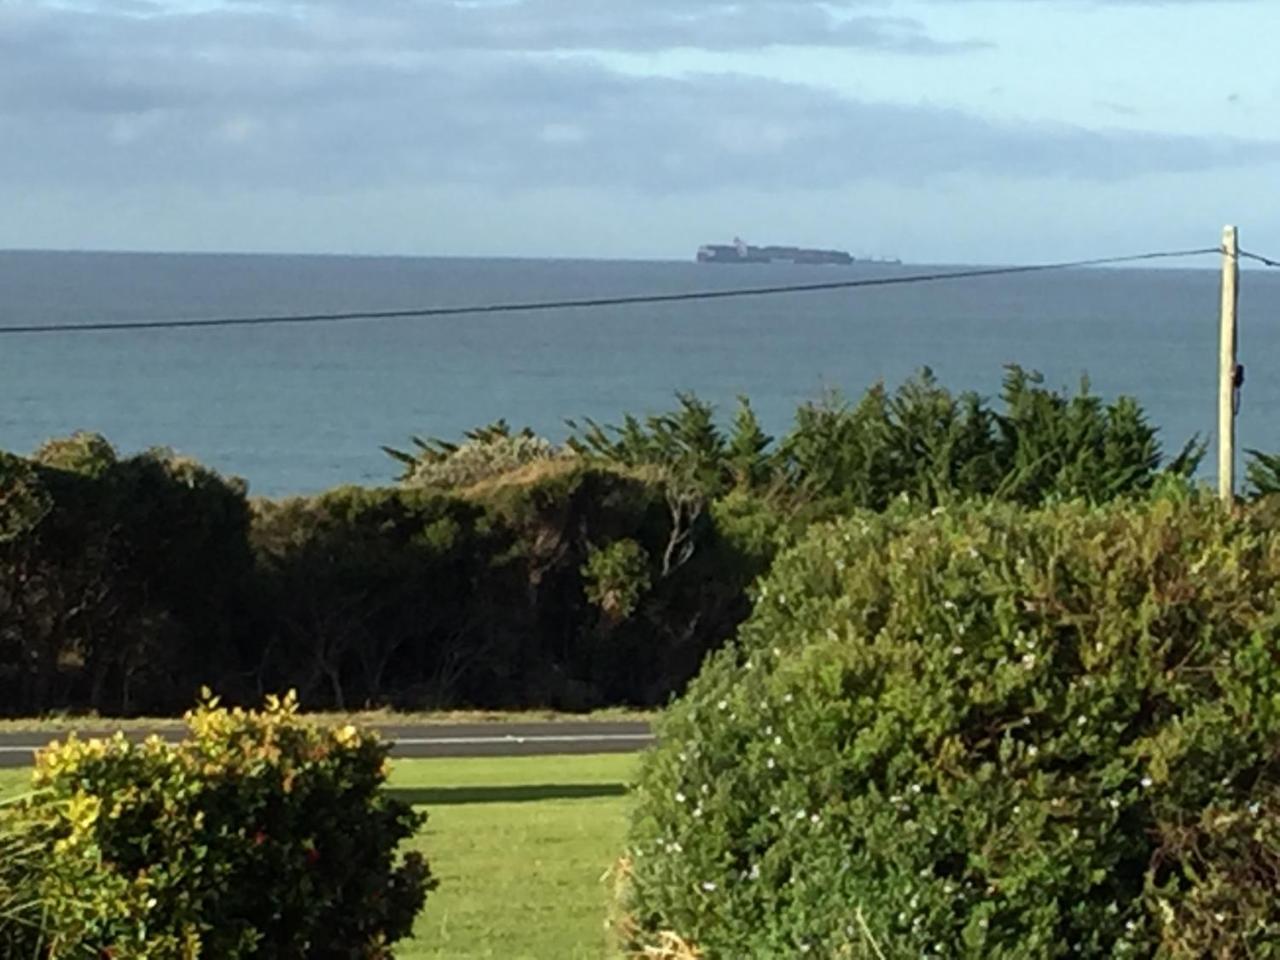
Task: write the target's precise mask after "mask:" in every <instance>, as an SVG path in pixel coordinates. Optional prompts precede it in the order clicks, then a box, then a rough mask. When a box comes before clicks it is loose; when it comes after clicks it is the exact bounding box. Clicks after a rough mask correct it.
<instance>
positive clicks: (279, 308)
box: [0, 253, 1280, 495]
mask: <svg viewBox="0 0 1280 960" xmlns="http://www.w3.org/2000/svg"><path fill="white" fill-rule="evenodd" d="M1209 266H1210V265H1208V264H1207V265H1206V267H1207V268H1206V269H1203V270H1168V269H1161V270H1138V269H1126V270H1091V271H1076V272H1071V273H1059V274H1034V275H1024V276H1015V277H1003V278H992V279H981V280H970V281H958V282H948V283H945V284H927V285H919V286H911V287H893V288H881V289H864V290H856V291H844V292H829V293H809V294H804V295H796V296H785V297H770V298H761V299H753V300H734V301H731V300H720V301H710V302H706V303H683V304H666V305H661V304H660V305H653V306H627V307H617V308H610V309H603V310H594V311H580V312H575V311H563V312H549V313H540V314H523V315H519V314H518V315H505V316H504V315H490V316H483V317H463V318H451V319H431V320H422V319H406V320H394V321H379V322H350V323H334V324H316V325H311V326H283V327H258V328H247V329H246V328H238V329H237V328H229V329H226V328H224V329H215V330H194V331H193V330H174V331H147V332H127V333H79V334H40V335H32V336H7V337H0V448H4V449H8V450H13V451H18V452H26V451H29V450H31V449H32V448H34V447H35V446H36V445H38V444H39V443H40V442H41V441H43V440H44V439H46V438H48V437H50V436H54V435H59V434H66V433H68V432H70V431H73V430H76V429H87V430H96V431H99V432H101V433H104V434H105V435H106V436H107V437H108V438H109V439H110V440H112V442H114V443H115V444H116V445H117V446H118V447H119V448H121V449H122V450H125V451H134V450H139V449H143V448H146V447H149V446H156V445H165V446H171V447H173V448H175V449H177V450H179V451H181V452H183V453H187V454H191V455H193V456H195V457H197V458H199V459H200V460H202V461H204V462H205V463H208V464H210V465H212V466H214V467H217V468H218V469H220V470H222V471H224V472H226V473H230V474H235V475H239V476H242V477H244V478H246V479H247V480H248V481H249V482H250V486H251V489H252V491H253V492H256V493H260V494H267V495H281V494H289V493H301V492H308V491H315V490H320V489H323V488H326V487H331V486H334V485H336V484H339V483H347V482H354V483H366V484H376V483H385V482H389V481H390V480H391V479H392V478H393V477H394V474H395V465H394V464H393V463H392V461H391V460H390V459H389V458H388V457H387V456H386V455H385V454H384V453H382V452H381V450H380V445H381V444H389V445H402V444H405V443H406V441H407V438H408V437H409V435H410V434H414V433H417V434H425V435H428V436H440V437H456V436H457V435H458V434H459V433H460V432H461V431H463V430H465V429H467V428H469V427H472V426H476V425H479V424H482V423H487V422H489V421H491V420H494V419H497V418H498V417H505V418H507V419H508V420H509V421H510V422H511V423H513V424H514V425H517V426H524V425H529V426H531V427H533V428H534V429H535V430H537V431H539V432H541V433H544V434H546V435H548V436H550V437H552V438H562V437H563V436H564V435H565V433H566V428H565V426H564V420H565V419H566V418H569V417H581V416H590V417H594V418H595V419H597V420H604V421H612V420H616V418H618V417H619V416H620V415H621V414H623V413H625V412H635V413H646V412H657V411H660V410H665V409H668V408H669V407H670V405H671V404H672V402H673V394H674V392H675V391H677V390H694V391H696V392H697V393H698V394H700V395H701V396H703V397H705V398H707V399H710V400H712V401H714V402H716V403H718V404H721V405H724V407H725V408H726V413H727V412H728V407H729V406H730V405H731V404H732V402H733V398H734V396H735V395H737V394H739V393H746V394H749V395H750V396H751V398H752V400H753V402H754V403H755V405H756V408H757V410H758V411H759V413H760V414H761V416H762V419H763V420H764V421H765V423H766V426H767V427H768V428H770V429H771V430H772V431H774V432H780V431H783V430H785V429H786V428H787V425H788V424H789V422H790V420H791V417H792V414H793V412H794V410H795V407H796V406H797V404H799V403H801V402H803V401H804V400H806V399H810V398H813V397H815V396H817V395H818V394H819V393H820V392H821V391H822V390H824V389H827V388H839V389H842V390H844V391H846V392H847V393H849V394H851V395H857V394H859V393H860V392H861V391H862V390H863V389H864V388H865V387H866V386H868V385H869V384H871V383H872V382H874V381H876V380H878V379H885V380H886V381H888V382H890V383H896V382H898V381H900V380H901V379H902V378H904V377H906V376H908V375H909V374H911V373H912V372H913V371H914V370H916V369H918V368H919V367H921V366H922V365H929V366H931V367H933V368H934V370H935V371H936V372H937V373H938V375H939V377H940V378H941V379H942V380H943V382H945V383H946V384H947V385H949V386H951V387H954V388H963V389H970V388H971V389H976V390H978V391H980V392H982V393H984V394H993V393H995V392H997V391H998V389H999V385H1000V379H1001V373H1002V366H1003V365H1004V364H1008V363H1020V364H1022V365H1024V366H1027V367H1031V368H1035V369H1038V370H1041V371H1043V372H1044V373H1045V374H1046V376H1047V377H1048V379H1049V381H1050V383H1052V384H1053V385H1055V386H1067V387H1074V386H1075V385H1076V384H1077V383H1078V381H1079V379H1080V377H1081V375H1083V374H1088V376H1089V377H1090V379H1091V381H1092V383H1093V386H1094V388H1095V390H1096V391H1097V392H1099V393H1101V394H1103V395H1105V396H1111V395H1114V394H1116V393H1119V392H1125V393H1130V394H1133V395H1135V396H1136V397H1137V398H1138V399H1139V400H1140V401H1141V402H1142V403H1143V404H1144V405H1145V406H1146V408H1147V410H1148V411H1149V412H1150V414H1151V416H1152V418H1153V420H1154V421H1155V422H1156V423H1157V424H1159V425H1160V426H1161V428H1162V430H1163V434H1164V437H1165V441H1166V447H1169V448H1172V447H1176V446H1179V445H1180V444H1181V443H1182V441H1184V440H1185V439H1187V438H1188V437H1190V436H1191V435H1192V434H1195V433H1200V434H1202V435H1211V432H1212V430H1213V428H1214V424H1215V420H1216V402H1217V401H1216V375H1217V374H1216V370H1217V367H1216V364H1217V359H1216V357H1217V330H1218V296H1219V293H1218V277H1217V274H1216V273H1215V272H1214V270H1212V269H1209V268H1208V267H1209ZM914 269H916V268H912V267H898V268H894V267H886V266H871V265H862V266H856V267H853V268H829V267H828V268H824V267H791V266H776V265H770V266H745V265H743V266H724V265H720V266H699V265H697V264H693V263H661V262H608V261H602V262H584V261H546V260H528V261H521V260H477V259H458V260H454V259H411V258H346V257H288V256H203V255H199V256H190V255H181V256H170V255H135V254H88V253H85V254H81V253H0V324H12V323H37V324H43V323H57V322H90V321H96V320H133V319H144V320H146V319H165V318H175V317H178V318H202V317H214V316H229V315H255V314H283V313H297V312H315V311H325V312H332V311H345V310H361V309H371V310H384V309H401V308H414V307H423V306H450V305H465V304H474V303H482V302H495V301H515V300H541V299H558V298H575V297H594V296H612V295H626V294H639V293H652V292H658V293H663V292H676V291H684V290H690V289H707V288H728V287H735V286H749V285H760V284H777V283H792V282H797V283H805V282H814V281H821V280H829V279H834V278H836V277H853V276H861V275H874V274H882V273H886V272H893V271H911V270H914ZM1241 310H1242V329H1241V359H1242V362H1244V363H1245V364H1246V366H1247V369H1248V381H1247V384H1246V387H1245V393H1244V406H1243V411H1242V417H1241V423H1240V442H1241V446H1242V447H1260V448H1263V449H1267V450H1280V417H1277V416H1276V413H1277V412H1278V411H1280V402H1278V401H1280V271H1273V272H1272V273H1270V274H1267V273H1264V272H1261V271H1248V272H1246V273H1245V275H1244V278H1243V293H1242V297H1241Z"/></svg>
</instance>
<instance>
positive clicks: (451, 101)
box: [0, 0, 1280, 194]
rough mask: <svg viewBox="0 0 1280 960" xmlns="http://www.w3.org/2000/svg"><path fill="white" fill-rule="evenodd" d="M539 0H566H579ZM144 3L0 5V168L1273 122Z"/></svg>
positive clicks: (766, 184) (964, 160)
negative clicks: (740, 69)
mask: <svg viewBox="0 0 1280 960" xmlns="http://www.w3.org/2000/svg"><path fill="white" fill-rule="evenodd" d="M540 2H543V3H545V4H547V5H548V8H549V7H550V5H554V4H561V5H563V8H564V9H566V10H567V9H568V8H569V6H570V3H571V0H540ZM648 2H649V3H651V4H653V9H655V10H660V11H673V10H677V9H687V8H691V7H693V6H695V4H692V3H688V4H686V5H683V6H682V5H681V4H680V3H678V2H677V0H648ZM396 5H397V0H388V5H387V7H386V9H389V10H390V9H394V8H396ZM436 5H437V6H441V5H444V4H436ZM769 5H771V6H774V7H788V8H795V9H797V10H800V9H809V8H810V7H811V6H812V5H811V4H809V3H807V2H805V0H773V2H772V3H771V4H769ZM398 6H399V7H406V6H408V4H405V3H399V4H398ZM582 6H583V7H585V6H586V4H582ZM703 6H714V5H707V4H704V5H703ZM139 9H140V10H142V14H131V15H128V16H121V15H118V14H108V13H104V12H101V11H99V12H96V13H94V12H89V13H83V12H82V13H73V12H70V11H65V10H63V11H35V10H34V9H33V8H27V9H26V10H25V11H18V10H16V8H14V7H13V6H7V7H0V46H3V49H2V50H0V142H3V143H4V144H5V145H6V149H5V150H3V151H0V176H4V177H6V178H8V179H9V180H10V181H11V182H17V183H30V184H52V185H56V186H66V187H70V188H73V189H81V190H103V191H105V190H112V189H123V188H132V187H137V186H139V185H142V184H152V183H154V184H157V185H159V184H179V185H183V186H186V187H196V188H200V189H211V190H218V189H227V190H236V189H243V188H245V187H247V186H255V187H259V186H273V185H279V186H284V187H288V188H292V189H297V190H302V191H312V192H316V191H333V192H340V191H343V190H350V189H354V188H358V187H359V188H363V187H378V186H385V185H392V186H395V187H398V188H408V189H412V188H413V187H414V186H415V185H421V186H423V187H426V186H430V185H440V184H448V183H470V184H477V185H482V186H484V187H486V188H498V189H507V188H510V189H521V188H529V187H556V186H594V187H600V188H604V189H633V190H642V191H647V192H649V193H667V194H670V193H682V192H688V191H697V190H702V189H705V188H708V187H719V186H726V187H747V188H763V189H778V190H785V189H792V188H811V187H839V186H841V185H845V184H852V183H857V182H859V181H867V180H878V181H892V182H908V183H913V182H920V181H927V180H930V179H933V178H938V177H944V176H946V175H948V174H956V173H988V174H994V175H998V176H1006V177H1071V178H1092V179H1099V180H1120V179H1125V178H1130V177H1138V176H1141V175H1143V174H1147V173H1151V172H1178V171H1189V170H1201V169H1209V168H1214V167H1219V166H1225V165H1232V164H1247V163H1258V162H1273V161H1276V160H1277V159H1280V144H1277V143H1275V142H1271V141H1261V142H1224V141H1221V140H1218V141H1209V140H1202V139H1199V138H1195V137H1180V136H1160V135H1154V134H1143V133H1136V132H1127V131H1124V130H1114V131H1087V130H1080V129H1074V128H1067V127H1060V126H1045V125H1021V126H1020V125H1013V124H1007V123H995V122H991V121H987V120H984V119H982V118H979V117H975V116H973V115H970V114H966V113H964V112H961V111H957V110H953V109H945V108H940V107H934V106H929V105H915V106H910V105H890V104H882V103H868V102H860V101H855V100H850V99H846V98H844V97H841V96H838V95H836V94H834V93H831V92H827V91H823V90H818V89H813V88H809V87H805V86H800V85H794V84H785V83H780V82H776V81H770V80H765V79H761V78H758V77H745V76H726V75H702V76H688V77H684V78H679V79H672V78H658V77H635V76H628V75H623V74H620V73H617V72H614V71H612V70H610V69H608V68H607V67H605V66H603V65H602V64H601V63H599V62H597V61H596V60H594V59H592V58H590V57H587V56H582V55H580V56H565V55H529V54H515V53H504V52H498V51H494V50H486V49H438V48H437V49H431V50H427V51H419V50H415V49H412V44H408V45H406V43H405V39H404V37H403V36H402V35H400V34H394V31H393V32H392V33H393V34H394V35H388V36H386V37H384V38H379V36H378V35H377V31H375V30H373V29H372V27H370V26H369V24H368V23H365V24H364V25H363V26H360V25H359V24H356V25H352V27H351V30H350V31H349V36H348V37H347V41H348V42H346V43H345V44H344V43H341V42H339V41H340V40H341V39H342V35H343V27H344V25H348V21H347V20H346V19H344V18H343V14H342V12H341V11H342V10H345V9H348V7H347V6H340V5H338V4H337V3H320V2H319V0H316V2H313V3H312V4H311V5H310V6H309V7H308V8H307V12H306V15H305V16H301V17H292V16H275V15H271V16H267V15H264V14H262V13H261V12H253V11H250V10H249V9H248V8H244V9H241V8H236V9H223V10H218V11H214V12H209V13H205V14H200V15H197V16H195V17H194V18H193V17H181V18H173V17H168V16H165V17H154V16H149V15H145V13H146V11H145V9H143V8H139ZM379 9H383V8H381V7H380V8H379Z"/></svg>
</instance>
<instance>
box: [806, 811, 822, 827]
mask: <svg viewBox="0 0 1280 960" xmlns="http://www.w3.org/2000/svg"><path fill="white" fill-rule="evenodd" d="M809 822H810V823H812V824H813V825H814V826H815V827H816V826H817V825H818V824H820V823H821V822H822V818H821V817H820V816H818V815H817V814H816V813H815V814H814V815H813V816H811V817H810V818H809Z"/></svg>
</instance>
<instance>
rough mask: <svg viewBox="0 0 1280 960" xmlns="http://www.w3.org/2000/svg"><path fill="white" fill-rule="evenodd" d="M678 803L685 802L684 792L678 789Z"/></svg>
mask: <svg viewBox="0 0 1280 960" xmlns="http://www.w3.org/2000/svg"><path fill="white" fill-rule="evenodd" d="M676 803H684V794H683V793H681V792H680V791H679V790H677V791H676Z"/></svg>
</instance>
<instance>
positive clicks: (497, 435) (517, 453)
mask: <svg viewBox="0 0 1280 960" xmlns="http://www.w3.org/2000/svg"><path fill="white" fill-rule="evenodd" d="M411 440H412V442H413V444H414V446H415V447H416V448H417V449H416V451H414V452H406V451H403V450H396V449H394V448H391V447H383V450H385V451H386V452H387V453H388V454H389V455H390V456H391V457H392V458H394V459H396V460H398V461H400V462H401V463H403V464H404V465H405V470H404V472H403V473H402V474H401V476H400V482H401V483H404V484H407V485H408V486H413V487H444V488H449V487H470V486H473V485H475V484H477V483H480V482H481V481H483V480H489V479H492V478H493V477H498V476H502V475H503V474H506V473H510V472H512V471H513V470H518V469H519V468H520V467H524V466H528V465H529V464H531V463H538V462H539V461H542V460H553V459H555V458H557V457H560V456H563V455H564V452H563V451H561V450H559V449H558V448H557V447H556V446H555V445H554V444H552V443H551V442H550V441H549V440H546V439H544V438H542V437H539V436H537V435H535V434H534V433H533V431H532V430H530V429H528V428H527V427H526V428H525V429H524V430H521V431H520V432H518V433H512V432H511V428H510V427H509V426H508V425H507V423H506V421H505V420H499V421H498V422H497V423H493V424H490V425H489V426H487V427H479V428H477V429H475V430H470V431H468V432H467V433H466V439H465V440H464V441H463V442H462V443H450V442H448V441H445V440H423V439H422V438H421V437H412V438H411Z"/></svg>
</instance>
